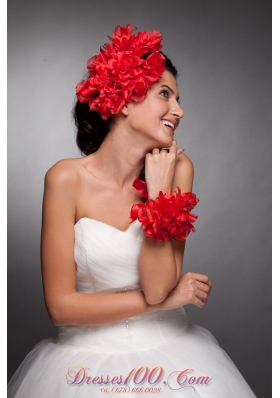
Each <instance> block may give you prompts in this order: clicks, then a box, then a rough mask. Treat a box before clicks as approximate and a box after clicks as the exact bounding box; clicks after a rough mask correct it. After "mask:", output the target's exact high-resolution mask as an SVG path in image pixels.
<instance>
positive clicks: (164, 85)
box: [159, 84, 180, 101]
mask: <svg viewBox="0 0 280 398" xmlns="http://www.w3.org/2000/svg"><path fill="white" fill-rule="evenodd" d="M161 87H166V88H168V90H169V91H170V92H171V94H174V91H173V90H172V88H171V87H169V86H167V84H162V85H161V86H159V88H161ZM179 99H180V96H178V97H177V98H176V100H177V101H179Z"/></svg>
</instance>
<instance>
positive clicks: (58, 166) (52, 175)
mask: <svg viewBox="0 0 280 398" xmlns="http://www.w3.org/2000/svg"><path fill="white" fill-rule="evenodd" d="M80 168H81V166H80V159H62V160H60V161H58V162H57V163H55V164H54V165H53V166H52V167H51V168H50V169H49V170H48V171H47V172H46V174H45V185H47V186H60V187H62V188H65V187H66V186H67V187H70V186H71V185H75V184H77V183H78V181H79V175H80Z"/></svg>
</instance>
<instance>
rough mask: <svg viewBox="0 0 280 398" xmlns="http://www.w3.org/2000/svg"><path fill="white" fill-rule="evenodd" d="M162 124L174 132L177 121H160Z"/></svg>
mask: <svg viewBox="0 0 280 398" xmlns="http://www.w3.org/2000/svg"><path fill="white" fill-rule="evenodd" d="M162 123H163V124H164V125H165V126H166V127H169V128H170V129H172V131H173V132H174V130H175V128H176V127H177V125H178V120H176V119H162Z"/></svg>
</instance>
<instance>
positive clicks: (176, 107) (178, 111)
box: [171, 101, 184, 119]
mask: <svg viewBox="0 0 280 398" xmlns="http://www.w3.org/2000/svg"><path fill="white" fill-rule="evenodd" d="M171 113H172V115H174V116H176V117H177V118H179V119H182V117H184V111H183V109H182V108H181V106H180V104H179V103H178V102H177V101H176V102H174V103H173V105H172V108H171Z"/></svg>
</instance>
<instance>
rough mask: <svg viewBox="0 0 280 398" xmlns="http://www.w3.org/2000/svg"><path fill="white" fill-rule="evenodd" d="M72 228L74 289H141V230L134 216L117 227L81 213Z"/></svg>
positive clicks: (82, 290)
mask: <svg viewBox="0 0 280 398" xmlns="http://www.w3.org/2000/svg"><path fill="white" fill-rule="evenodd" d="M74 228H75V248H74V258H75V262H76V267H77V271H76V272H77V290H78V291H80V292H84V293H116V292H120V291H123V290H140V289H141V287H140V283H139V277H138V267H137V264H138V257H139V252H140V247H141V242H142V239H143V231H142V228H141V224H140V222H139V221H138V220H136V221H134V222H132V223H131V224H130V225H129V227H128V228H127V230H126V231H121V230H119V229H117V228H115V227H113V226H111V225H108V224H104V223H102V222H100V221H97V220H94V219H91V218H86V217H84V218H81V219H80V220H79V221H78V222H77V223H76V224H75V227H74Z"/></svg>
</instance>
